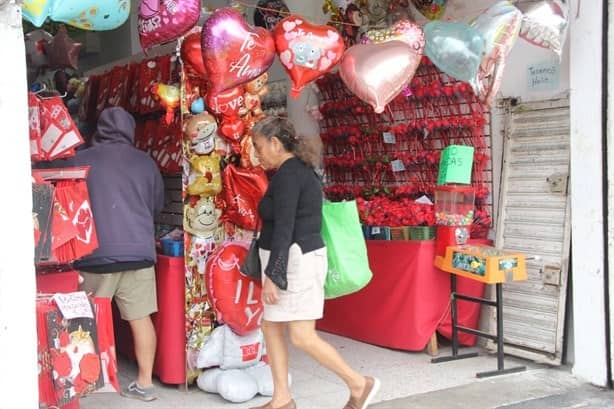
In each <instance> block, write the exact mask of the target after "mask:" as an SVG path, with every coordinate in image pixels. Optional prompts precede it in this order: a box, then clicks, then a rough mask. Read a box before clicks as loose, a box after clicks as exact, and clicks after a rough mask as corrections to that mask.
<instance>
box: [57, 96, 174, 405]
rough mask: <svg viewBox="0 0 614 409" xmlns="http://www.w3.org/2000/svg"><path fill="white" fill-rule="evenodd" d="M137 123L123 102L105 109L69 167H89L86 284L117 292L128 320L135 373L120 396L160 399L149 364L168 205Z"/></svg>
mask: <svg viewBox="0 0 614 409" xmlns="http://www.w3.org/2000/svg"><path fill="white" fill-rule="evenodd" d="M134 131H135V121H134V118H133V117H132V115H130V114H129V113H128V112H126V111H125V110H124V109H123V108H107V109H105V110H104V111H103V112H102V113H101V114H100V118H99V120H98V124H97V129H96V133H95V134H94V136H93V140H92V143H91V146H90V147H89V148H87V149H84V150H82V151H79V152H77V155H76V156H75V157H74V158H72V159H69V160H68V161H67V162H66V165H67V166H89V167H90V170H89V174H88V177H87V187H88V190H89V194H90V200H91V205H92V211H93V214H94V222H95V224H96V232H97V234H98V242H99V247H98V249H96V250H95V251H94V252H93V253H92V254H90V255H89V256H86V257H84V258H82V259H81V260H79V261H77V262H75V267H76V268H77V269H78V270H79V271H80V273H81V275H82V277H83V279H84V280H83V283H82V285H81V289H82V290H84V291H86V292H88V293H92V294H93V295H94V296H98V297H112V298H114V299H115V302H116V304H117V306H118V308H119V311H120V313H121V317H122V318H123V319H124V320H127V321H128V322H129V323H130V327H131V330H132V334H133V336H134V349H135V355H136V359H137V363H138V376H137V379H136V380H135V381H134V382H132V383H131V384H130V385H129V386H128V387H127V388H126V389H123V390H122V395H123V396H126V397H131V398H137V399H140V400H144V401H150V400H154V399H156V395H155V390H154V387H153V383H152V369H153V363H154V357H155V352H156V333H155V331H154V327H153V324H152V321H151V318H150V314H152V313H154V312H156V311H157V309H158V306H157V301H156V282H155V273H154V268H153V266H154V263H155V261H156V245H155V237H154V215H156V214H157V213H159V212H160V211H161V210H162V207H163V206H164V185H163V181H162V176H161V175H160V172H159V170H158V168H157V166H156V164H155V162H154V161H153V160H152V159H151V158H150V157H149V155H147V154H146V153H145V152H143V151H140V150H138V149H137V148H135V147H134V146H133V145H134Z"/></svg>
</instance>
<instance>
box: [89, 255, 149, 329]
mask: <svg viewBox="0 0 614 409" xmlns="http://www.w3.org/2000/svg"><path fill="white" fill-rule="evenodd" d="M80 274H81V276H82V277H83V283H82V284H81V285H80V286H79V289H80V290H82V291H85V292H86V293H88V294H89V293H91V294H92V295H93V296H95V297H109V298H112V299H114V300H115V303H116V304H117V307H118V308H119V312H120V314H121V317H122V318H123V319H125V320H126V321H133V320H138V319H141V318H145V317H147V316H148V315H150V314H152V313H154V312H156V311H158V301H157V296H156V273H155V270H154V268H153V267H147V268H142V269H140V270H126V271H120V272H117V273H106V274H100V273H88V272H85V271H81V272H80Z"/></svg>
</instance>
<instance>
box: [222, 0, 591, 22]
mask: <svg viewBox="0 0 614 409" xmlns="http://www.w3.org/2000/svg"><path fill="white" fill-rule="evenodd" d="M542 1H544V0H516V1H512V3H513V4H532V3H541V2H542ZM580 2H581V0H578V15H579V13H580V6H579V4H580ZM233 3H235V4H238V5H240V6H243V7H246V8H251V9H257V10H262V11H270V12H272V13H276V14H279V15H281V16H284V17H286V16H289V15H292V14H295V13H292V12H287V11H282V10H278V9H273V8H270V7H263V6H257V5H253V4H249V3H245V2H243V1H234V2H233ZM487 9H488V7H483V8H479V9H471V10H467V11H466V12H465V14H460V15H455V16H454V19H455V20H458V19H464V18H467V17H476V16H477V15H478V14H479V13H482V12H484V11H485V10H487ZM303 17H305V16H304V15H303ZM306 17H307V18H310V19H312V20H316V18H315V17H314V16H306ZM331 18H332V17H331ZM445 20H446V21H452V17H448V18H446V19H445ZM435 21H436V20H435ZM329 23H330V24H340V25H344V26H350V27H359V28H365V29H382V28H386V27H387V25H386V24H354V23H347V22H345V21H340V20H334V19H333V20H330V21H329ZM426 24H428V22H427V23H425V24H423V25H426Z"/></svg>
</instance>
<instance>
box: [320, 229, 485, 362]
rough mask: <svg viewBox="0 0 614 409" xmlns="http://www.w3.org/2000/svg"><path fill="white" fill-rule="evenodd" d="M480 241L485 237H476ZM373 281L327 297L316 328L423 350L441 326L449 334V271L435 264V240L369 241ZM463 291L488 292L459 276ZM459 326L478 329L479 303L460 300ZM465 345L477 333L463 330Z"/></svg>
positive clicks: (391, 345) (368, 340)
mask: <svg viewBox="0 0 614 409" xmlns="http://www.w3.org/2000/svg"><path fill="white" fill-rule="evenodd" d="M472 242H473V243H479V242H484V241H477V240H474V241H472ZM367 252H368V254H369V265H370V267H371V270H372V271H373V279H372V280H371V282H370V283H369V284H368V285H367V286H366V287H365V288H364V289H362V290H361V291H359V292H357V293H354V294H351V295H348V296H345V297H341V298H337V299H333V300H328V301H326V303H325V306H324V318H322V319H321V320H319V321H318V323H317V328H318V329H320V330H323V331H326V332H331V333H333V334H337V335H342V336H345V337H348V338H352V339H355V340H358V341H363V342H367V343H370V344H374V345H380V346H385V347H389V348H395V349H401V350H407V351H421V350H423V349H424V348H425V346H426V344H427V343H428V341H429V339H430V338H431V336H432V335H433V334H434V333H435V331H436V330H439V331H440V332H441V334H442V335H444V336H448V337H449V336H450V333H451V325H450V316H449V301H450V275H449V274H448V273H445V272H443V271H441V270H439V269H437V268H435V266H434V265H433V260H434V258H435V242H434V241H367ZM458 291H459V292H462V293H464V294H467V295H474V296H483V294H484V284H482V283H479V282H476V281H473V280H470V279H465V278H461V277H459V279H458ZM458 304H459V305H458V307H459V325H464V326H467V327H470V328H477V326H478V321H479V316H480V307H479V305H477V306H476V305H475V304H473V303H469V302H459V303H458ZM459 341H460V343H461V344H464V345H472V344H473V343H475V336H472V335H468V334H461V335H460V336H459Z"/></svg>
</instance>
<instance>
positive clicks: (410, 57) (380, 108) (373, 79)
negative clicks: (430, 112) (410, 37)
mask: <svg viewBox="0 0 614 409" xmlns="http://www.w3.org/2000/svg"><path fill="white" fill-rule="evenodd" d="M420 58H421V57H420V56H418V55H417V54H416V53H414V52H413V51H412V49H411V47H410V46H408V45H407V44H405V43H403V42H401V41H390V42H387V43H384V44H357V45H355V46H353V47H350V49H349V50H347V51H346V52H345V54H344V55H343V58H342V60H341V63H340V64H339V75H340V76H341V79H342V80H343V82H344V83H345V85H346V86H347V87H348V88H349V89H350V91H352V92H353V93H354V94H355V95H356V96H357V97H358V98H360V99H362V100H363V101H365V102H367V103H368V104H370V105H371V106H372V107H373V109H374V110H375V112H376V113H378V114H381V113H382V112H384V108H385V107H386V104H388V103H389V102H390V101H391V100H392V99H393V98H394V97H396V96H397V94H399V92H401V90H402V89H403V87H404V86H405V85H406V84H407V83H408V82H409V81H410V80H411V78H412V77H413V75H414V74H415V72H416V69H417V68H418V65H419V63H420Z"/></svg>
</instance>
